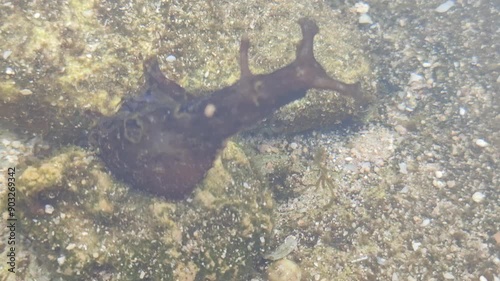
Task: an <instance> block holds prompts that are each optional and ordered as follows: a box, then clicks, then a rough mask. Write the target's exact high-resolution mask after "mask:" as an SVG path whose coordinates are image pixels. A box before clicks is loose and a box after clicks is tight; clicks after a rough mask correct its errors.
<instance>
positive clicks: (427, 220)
mask: <svg viewBox="0 0 500 281" xmlns="http://www.w3.org/2000/svg"><path fill="white" fill-rule="evenodd" d="M430 223H431V220H430V219H424V220H423V221H422V223H421V224H420V226H421V227H426V226H428V225H429V224H430Z"/></svg>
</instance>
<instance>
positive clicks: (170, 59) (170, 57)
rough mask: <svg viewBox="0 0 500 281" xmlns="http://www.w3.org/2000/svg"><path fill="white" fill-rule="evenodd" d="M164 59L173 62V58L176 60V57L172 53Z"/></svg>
mask: <svg viewBox="0 0 500 281" xmlns="http://www.w3.org/2000/svg"><path fill="white" fill-rule="evenodd" d="M165 60H166V61H167V62H174V61H175V60H177V58H176V57H175V56H173V55H170V56H168V57H167V58H166V59H165Z"/></svg>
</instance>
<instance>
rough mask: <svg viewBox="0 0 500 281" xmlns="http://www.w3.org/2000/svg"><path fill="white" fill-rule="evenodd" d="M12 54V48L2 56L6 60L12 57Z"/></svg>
mask: <svg viewBox="0 0 500 281" xmlns="http://www.w3.org/2000/svg"><path fill="white" fill-rule="evenodd" d="M11 54H12V51H11V50H7V51H4V52H3V54H2V58H3V59H4V60H6V59H8V58H9V57H10V55H11Z"/></svg>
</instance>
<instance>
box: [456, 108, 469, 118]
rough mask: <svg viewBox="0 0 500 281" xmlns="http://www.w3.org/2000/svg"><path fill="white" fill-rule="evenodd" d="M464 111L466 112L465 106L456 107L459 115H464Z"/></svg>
mask: <svg viewBox="0 0 500 281" xmlns="http://www.w3.org/2000/svg"><path fill="white" fill-rule="evenodd" d="M465 113H467V110H466V109H465V108H463V107H460V108H459V109H458V114H460V116H464V115H465Z"/></svg>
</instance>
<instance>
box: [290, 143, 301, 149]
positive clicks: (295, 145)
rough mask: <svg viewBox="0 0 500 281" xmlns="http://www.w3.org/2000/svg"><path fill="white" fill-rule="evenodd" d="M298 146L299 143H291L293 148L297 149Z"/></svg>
mask: <svg viewBox="0 0 500 281" xmlns="http://www.w3.org/2000/svg"><path fill="white" fill-rule="evenodd" d="M298 147H299V145H298V144H297V143H296V142H292V143H291V144H290V148H291V149H293V150H295V149H297V148H298Z"/></svg>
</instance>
